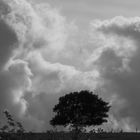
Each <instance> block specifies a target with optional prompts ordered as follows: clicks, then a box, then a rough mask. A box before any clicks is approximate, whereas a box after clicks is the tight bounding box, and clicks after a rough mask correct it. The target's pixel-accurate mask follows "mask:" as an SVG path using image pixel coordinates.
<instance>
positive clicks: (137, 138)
mask: <svg viewBox="0 0 140 140" xmlns="http://www.w3.org/2000/svg"><path fill="white" fill-rule="evenodd" d="M1 137H3V138H2V139H1V140H72V137H73V136H72V134H71V133H63V132H57V133H24V134H6V133H5V134H4V133H1ZM78 140H140V133H100V134H84V133H82V134H80V135H79V138H78Z"/></svg>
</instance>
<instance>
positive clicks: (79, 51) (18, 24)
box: [0, 0, 140, 131]
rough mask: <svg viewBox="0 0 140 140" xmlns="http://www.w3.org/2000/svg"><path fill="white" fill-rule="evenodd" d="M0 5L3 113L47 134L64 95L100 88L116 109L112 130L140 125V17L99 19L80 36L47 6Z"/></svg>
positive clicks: (21, 1) (6, 2) (0, 100)
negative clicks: (7, 110) (8, 113)
mask: <svg viewBox="0 0 140 140" xmlns="http://www.w3.org/2000/svg"><path fill="white" fill-rule="evenodd" d="M0 5H2V6H1V7H0V31H1V32H0V90H1V93H0V109H4V108H7V109H9V110H10V112H11V113H13V114H15V117H16V118H17V119H20V120H22V121H23V122H24V125H25V127H26V129H28V130H34V131H42V130H45V129H47V128H50V126H49V120H50V119H51V117H52V116H53V112H52V108H53V106H54V105H55V104H56V103H57V101H58V98H59V97H60V96H62V95H64V94H67V93H69V92H72V91H75V90H78V91H79V90H82V89H89V90H94V89H96V88H97V89H101V93H99V94H100V95H101V96H102V97H103V98H104V99H106V100H108V101H110V102H111V104H112V110H111V112H110V114H111V115H110V116H111V117H110V123H109V125H110V126H112V127H114V128H123V129H125V130H127V131H131V130H133V129H134V127H135V126H136V125H138V126H140V123H139V117H140V113H139V108H138V107H139V104H138V103H139V79H140V75H139V70H140V67H139V59H140V58H139V56H140V55H139V52H140V49H139V45H140V44H139V36H140V30H139V26H140V19H139V18H138V17H137V18H124V17H116V18H113V19H110V20H105V21H100V20H94V21H92V22H91V26H90V27H89V29H88V30H83V29H82V30H81V29H80V28H79V27H77V26H76V25H75V24H74V23H73V22H71V23H68V22H67V19H66V18H65V17H63V16H61V14H60V11H58V10H57V9H54V8H51V7H50V6H49V5H48V4H44V3H43V4H37V3H34V2H29V1H25V0H18V1H17V0H13V1H10V0H4V1H2V0H1V2H0ZM114 109H115V111H113V110H114ZM122 124H123V125H122Z"/></svg>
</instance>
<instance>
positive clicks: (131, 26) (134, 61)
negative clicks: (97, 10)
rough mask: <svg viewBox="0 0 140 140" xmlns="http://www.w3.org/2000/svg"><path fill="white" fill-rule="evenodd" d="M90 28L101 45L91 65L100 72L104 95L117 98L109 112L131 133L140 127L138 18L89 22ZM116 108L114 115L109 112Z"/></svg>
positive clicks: (139, 34) (139, 32)
mask: <svg viewBox="0 0 140 140" xmlns="http://www.w3.org/2000/svg"><path fill="white" fill-rule="evenodd" d="M91 26H92V29H93V32H94V31H96V32H98V33H99V34H100V39H101V38H102V39H101V40H102V41H103V42H104V45H102V46H100V47H99V48H97V50H98V49H100V55H99V56H98V59H97V60H96V61H91V63H93V65H94V64H95V65H96V66H97V69H98V70H99V72H100V73H101V77H102V78H103V80H104V86H103V89H104V91H105V94H110V95H113V94H114V95H116V97H117V98H116V99H115V100H114V101H113V103H112V106H113V107H112V108H113V109H112V112H113V114H114V116H115V117H116V119H117V121H118V123H119V122H121V120H122V121H124V120H125V119H127V120H128V119H129V123H128V124H129V125H128V126H129V128H127V129H126V130H128V131H130V130H133V129H135V127H139V124H140V122H139V117H140V116H139V115H140V113H139V90H140V88H139V81H140V74H139V70H140V65H139V60H140V57H139V56H140V48H139V46H140V41H139V37H140V30H139V29H140V18H138V17H136V18H124V17H116V18H113V19H111V20H105V21H93V22H92V24H91ZM116 108H117V112H116V111H113V110H115V109H116ZM120 126H121V125H119V127H120ZM121 127H122V128H124V127H123V126H121Z"/></svg>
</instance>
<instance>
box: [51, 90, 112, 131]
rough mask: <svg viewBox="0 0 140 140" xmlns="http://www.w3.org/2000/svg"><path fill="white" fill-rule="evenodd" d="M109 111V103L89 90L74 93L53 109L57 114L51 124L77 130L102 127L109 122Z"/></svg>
mask: <svg viewBox="0 0 140 140" xmlns="http://www.w3.org/2000/svg"><path fill="white" fill-rule="evenodd" d="M109 109H110V106H109V103H108V102H105V101H103V100H102V99H101V98H99V97H98V95H96V94H93V92H90V91H88V90H84V91H80V92H72V93H70V94H66V95H65V96H62V97H60V98H59V103H58V104H57V105H55V106H54V108H53V111H54V112H55V113H56V114H55V116H54V118H53V119H52V120H51V121H50V124H51V125H53V126H56V125H60V126H68V125H70V126H71V127H72V128H73V129H75V130H81V129H83V128H84V127H88V126H92V125H93V126H96V125H101V124H102V123H104V122H107V117H108V114H107V113H108V111H109Z"/></svg>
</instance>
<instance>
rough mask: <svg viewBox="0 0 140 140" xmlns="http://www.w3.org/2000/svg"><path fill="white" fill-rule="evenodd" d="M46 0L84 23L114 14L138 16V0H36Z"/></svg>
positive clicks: (67, 15)
mask: <svg viewBox="0 0 140 140" xmlns="http://www.w3.org/2000/svg"><path fill="white" fill-rule="evenodd" d="M36 1H38V2H40V1H42V2H48V3H50V4H51V5H52V6H53V7H55V8H58V9H60V11H61V13H62V14H63V15H64V16H66V17H67V18H68V19H71V20H76V22H78V24H79V26H80V25H86V24H88V23H89V21H90V20H92V19H96V18H97V19H109V18H113V17H114V16H126V17H132V16H139V13H140V10H139V5H140V2H139V0H123V1H122V0H116V1H115V0H70V1H69V0H36Z"/></svg>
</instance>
